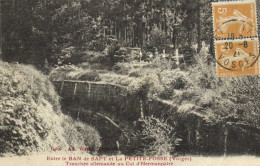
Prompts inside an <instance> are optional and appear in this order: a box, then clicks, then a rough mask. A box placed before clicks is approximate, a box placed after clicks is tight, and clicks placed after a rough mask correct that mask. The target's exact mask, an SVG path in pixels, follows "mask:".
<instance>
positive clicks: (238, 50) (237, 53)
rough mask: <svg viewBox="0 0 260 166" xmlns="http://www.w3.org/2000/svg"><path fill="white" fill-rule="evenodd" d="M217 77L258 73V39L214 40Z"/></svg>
mask: <svg viewBox="0 0 260 166" xmlns="http://www.w3.org/2000/svg"><path fill="white" fill-rule="evenodd" d="M215 52H216V62H217V72H218V76H219V77H227V76H240V75H255V74H259V48H258V39H237V40H221V41H215Z"/></svg>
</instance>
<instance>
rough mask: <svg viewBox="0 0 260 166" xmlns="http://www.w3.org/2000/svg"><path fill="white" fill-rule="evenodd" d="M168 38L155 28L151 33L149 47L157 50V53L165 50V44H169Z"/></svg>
mask: <svg viewBox="0 0 260 166" xmlns="http://www.w3.org/2000/svg"><path fill="white" fill-rule="evenodd" d="M170 43H171V42H170V38H169V36H167V35H166V34H165V32H163V31H162V30H160V29H159V28H157V27H154V28H153V30H152V32H151V37H150V42H149V44H148V45H149V46H150V47H153V48H157V49H158V50H159V51H162V50H163V49H166V47H167V44H170Z"/></svg>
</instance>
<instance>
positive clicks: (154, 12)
mask: <svg viewBox="0 0 260 166" xmlns="http://www.w3.org/2000/svg"><path fill="white" fill-rule="evenodd" d="M212 1H213V0H195V1H194V0H37V1H30V0H23V1H22V0H12V1H9V0H2V1H1V22H0V23H1V46H2V55H3V59H4V60H6V61H18V62H23V63H32V64H35V65H43V64H44V63H47V62H48V63H57V59H58V58H62V57H64V56H70V54H71V53H74V54H79V53H82V52H84V51H86V50H94V51H103V50H104V49H105V47H106V46H107V45H108V44H109V41H110V40H108V39H111V38H112V39H116V40H118V41H119V42H120V44H121V45H122V46H132V47H142V48H144V49H146V48H147V49H149V48H153V47H154V46H158V42H157V40H156V39H154V34H159V35H161V36H163V37H162V41H161V43H159V44H161V45H162V48H167V47H168V46H169V45H174V47H175V48H177V47H179V46H181V47H184V46H187V47H188V48H190V47H191V46H192V45H194V44H197V50H196V51H197V52H200V49H201V47H202V46H201V43H202V41H206V43H208V44H211V46H212V47H211V48H213V45H212V40H211V38H212V37H211V36H212V25H211V24H212V23H211V19H212V18H211V15H212V13H211V2H212ZM156 42H157V43H156Z"/></svg>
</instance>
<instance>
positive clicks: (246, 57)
mask: <svg viewBox="0 0 260 166" xmlns="http://www.w3.org/2000/svg"><path fill="white" fill-rule="evenodd" d="M212 11H213V30H214V31H213V33H214V41H215V57H216V62H217V73H218V76H219V77H228V76H240V75H257V74H259V73H260V71H259V42H258V37H257V34H258V31H257V17H256V3H255V0H244V1H222V2H214V3H212Z"/></svg>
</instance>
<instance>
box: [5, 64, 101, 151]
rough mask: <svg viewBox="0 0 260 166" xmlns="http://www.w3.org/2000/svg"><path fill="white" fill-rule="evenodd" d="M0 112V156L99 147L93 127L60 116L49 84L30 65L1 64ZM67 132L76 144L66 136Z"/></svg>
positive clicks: (53, 91)
mask: <svg viewBox="0 0 260 166" xmlns="http://www.w3.org/2000/svg"><path fill="white" fill-rule="evenodd" d="M0 110H1V111H0V134H1V136H0V147H1V151H0V153H12V154H17V155H25V154H31V153H32V152H48V151H50V150H51V147H61V148H62V149H66V148H68V146H69V145H71V146H75V147H77V146H85V145H87V146H89V147H91V148H93V149H98V148H99V147H100V137H99V135H98V133H97V132H96V131H95V130H94V129H93V128H91V127H89V126H86V125H85V124H83V123H78V122H76V121H75V120H72V119H69V118H68V117H65V116H64V115H63V114H62V113H61V111H60V104H59V97H58V95H57V94H56V92H55V90H54V87H53V85H52V83H51V82H50V81H49V80H48V77H47V76H44V75H43V74H42V73H40V72H38V71H37V70H35V68H34V67H32V66H24V65H19V64H11V65H10V64H8V63H4V62H1V61H0ZM68 122H69V123H68ZM53 126H55V127H53ZM70 130H71V131H73V135H74V136H75V137H74V138H77V139H76V140H77V142H73V141H72V140H71V138H68V137H67V131H70ZM84 141H85V142H84Z"/></svg>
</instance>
